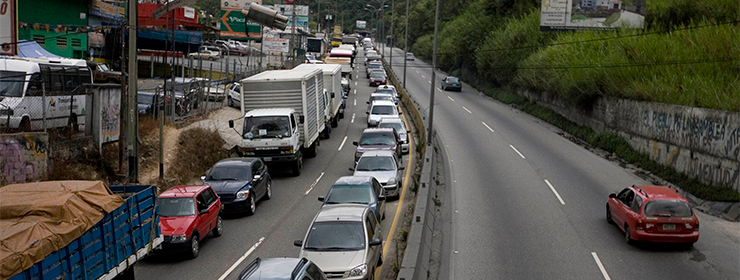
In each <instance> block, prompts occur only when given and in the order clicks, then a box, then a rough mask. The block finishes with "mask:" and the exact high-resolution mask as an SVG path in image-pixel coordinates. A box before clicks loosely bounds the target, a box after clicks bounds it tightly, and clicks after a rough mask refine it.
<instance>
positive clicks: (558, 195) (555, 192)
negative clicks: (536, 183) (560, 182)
mask: <svg viewBox="0 0 740 280" xmlns="http://www.w3.org/2000/svg"><path fill="white" fill-rule="evenodd" d="M545 183H547V186H548V187H550V190H552V192H553V193H554V194H555V196H556V197H557V198H558V200H560V204H562V205H565V201H563V198H562V197H560V194H559V193H558V191H556V190H555V187H553V186H552V184H550V181H548V180H547V179H545Z"/></svg>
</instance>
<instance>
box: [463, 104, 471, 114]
mask: <svg viewBox="0 0 740 280" xmlns="http://www.w3.org/2000/svg"><path fill="white" fill-rule="evenodd" d="M462 107H463V110H465V111H466V112H468V113H470V114H472V113H473V112H471V111H470V110H468V108H465V106H462Z"/></svg>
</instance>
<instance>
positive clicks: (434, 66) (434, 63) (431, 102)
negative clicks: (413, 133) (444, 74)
mask: <svg viewBox="0 0 740 280" xmlns="http://www.w3.org/2000/svg"><path fill="white" fill-rule="evenodd" d="M439 1H440V0H437V7H436V8H435V11H434V47H433V48H432V84H431V86H430V88H431V90H430V91H431V94H430V96H429V98H430V99H429V137H427V144H430V143H432V137H433V134H434V84H435V83H436V82H437V80H436V79H437V78H436V77H435V76H436V75H435V74H436V72H437V33H438V32H439Z"/></svg>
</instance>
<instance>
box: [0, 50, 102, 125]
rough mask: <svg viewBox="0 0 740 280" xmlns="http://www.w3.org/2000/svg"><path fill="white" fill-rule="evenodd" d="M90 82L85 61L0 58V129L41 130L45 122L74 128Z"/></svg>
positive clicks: (81, 118)
mask: <svg viewBox="0 0 740 280" xmlns="http://www.w3.org/2000/svg"><path fill="white" fill-rule="evenodd" d="M91 83H93V77H92V73H91V71H90V68H88V67H87V63H86V62H85V61H84V60H80V59H67V58H60V59H53V58H18V57H0V128H3V129H5V130H7V129H18V130H19V131H32V130H42V129H44V123H45V124H46V128H55V127H65V126H70V127H71V128H72V129H73V131H77V130H78V129H79V124H84V122H85V113H86V112H85V93H86V92H87V87H86V86H84V85H85V84H91ZM44 100H45V102H44ZM44 119H45V120H44Z"/></svg>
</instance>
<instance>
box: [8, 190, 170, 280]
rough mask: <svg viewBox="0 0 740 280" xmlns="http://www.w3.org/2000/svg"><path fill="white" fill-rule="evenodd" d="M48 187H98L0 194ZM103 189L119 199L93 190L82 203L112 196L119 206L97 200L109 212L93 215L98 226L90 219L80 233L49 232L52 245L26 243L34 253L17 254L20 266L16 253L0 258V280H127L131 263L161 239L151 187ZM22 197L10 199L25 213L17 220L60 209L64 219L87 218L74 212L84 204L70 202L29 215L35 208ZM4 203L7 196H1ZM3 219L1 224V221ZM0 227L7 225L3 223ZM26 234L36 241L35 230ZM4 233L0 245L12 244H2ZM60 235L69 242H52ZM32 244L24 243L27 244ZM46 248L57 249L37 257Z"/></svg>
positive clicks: (153, 192)
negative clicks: (96, 218)
mask: <svg viewBox="0 0 740 280" xmlns="http://www.w3.org/2000/svg"><path fill="white" fill-rule="evenodd" d="M54 183H59V184H60V186H63V187H62V188H64V187H66V186H69V184H79V185H84V186H86V187H88V186H90V185H95V184H98V187H99V185H102V186H103V189H104V185H103V183H102V182H91V181H59V182H39V183H28V184H20V185H8V186H3V187H1V188H0V193H2V194H3V195H8V193H7V192H4V190H3V189H4V188H7V189H6V190H8V189H13V188H14V186H20V187H21V188H20V189H22V190H23V191H24V192H25V193H26V194H27V193H28V191H29V190H32V189H33V188H34V186H38V188H37V189H38V191H39V193H43V192H47V191H48V186H49V184H54ZM15 189H19V188H15ZM109 189H110V191H112V192H113V194H118V195H120V197H121V198H123V199H125V200H121V198H115V195H110V193H107V191H105V192H106V193H102V194H101V193H100V192H98V193H97V195H98V196H95V195H93V196H88V197H87V198H86V200H85V201H86V202H88V203H89V204H90V205H94V204H95V203H97V202H100V200H101V199H100V197H101V196H105V197H108V198H110V197H113V198H115V199H114V200H118V201H119V203H122V204H120V206H117V207H115V206H114V205H118V204H114V203H111V202H110V201H107V202H103V205H107V208H112V209H113V210H112V211H109V212H106V213H99V214H98V217H100V216H102V219H101V220H100V221H98V222H94V221H91V225H92V227H91V228H89V229H87V230H85V231H83V232H81V233H80V234H74V233H76V232H77V231H72V232H71V233H70V232H64V234H62V233H60V232H55V235H56V237H55V238H54V239H53V240H55V242H54V244H53V245H52V242H49V239H36V241H35V242H34V243H33V245H32V247H33V246H36V249H33V250H24V251H22V252H20V253H24V256H25V257H24V258H23V260H24V261H23V262H22V261H20V260H19V259H17V257H19V256H18V255H17V254H14V257H16V258H8V259H2V260H0V261H2V262H3V263H2V269H0V279H10V280H31V279H133V278H134V277H133V265H134V264H135V263H136V262H138V261H139V260H141V259H143V258H144V257H146V256H147V254H148V253H149V252H151V251H152V250H153V249H154V248H156V247H157V246H159V245H160V244H161V243H162V241H163V239H164V237H163V236H162V235H161V234H160V228H159V215H158V214H157V194H156V187H152V186H111V187H110V188H109ZM98 190H100V188H98ZM80 192H82V191H80ZM88 193H90V192H88ZM25 197H29V199H28V201H26V202H24V201H23V199H22V198H21V199H18V198H15V201H14V202H13V203H10V204H13V205H12V207H15V208H16V209H25V210H26V211H25V212H24V214H22V215H18V216H29V215H34V216H35V217H41V216H46V215H48V213H49V212H53V210H57V209H65V210H59V211H63V213H66V214H67V215H69V213H72V212H77V213H78V214H80V215H81V217H85V218H84V219H85V220H87V219H89V220H92V219H93V218H92V217H91V216H90V215H88V214H87V213H86V212H81V211H80V210H79V209H81V208H83V207H81V206H80V205H84V204H85V203H73V204H72V205H73V206H69V204H68V205H64V206H61V207H49V206H48V204H46V205H45V206H47V207H43V208H40V209H39V210H38V211H34V206H35V205H39V204H38V203H37V202H34V201H33V199H30V196H25ZM62 197H63V196H62ZM5 199H9V198H8V197H7V196H6V198H5ZM73 199H74V198H73ZM90 201H93V202H90ZM85 206H87V205H85ZM2 207H9V205H8V203H6V204H4V205H2ZM92 208H95V207H92ZM3 209H4V210H3V211H5V212H6V213H9V212H8V208H3ZM70 209H72V210H75V211H72V210H70ZM78 216H79V215H78ZM93 216H95V215H93ZM3 219H6V217H3ZM19 219H20V218H19ZM32 219H33V221H34V222H36V221H38V220H36V219H37V218H34V217H32ZM8 221H9V220H5V221H3V222H8ZM20 221H23V220H20ZM74 223H75V224H77V223H79V220H75V221H74ZM69 224H73V223H69ZM3 226H7V224H4V225H3ZM13 227H15V226H13ZM6 228H11V227H6ZM38 228H41V227H38ZM32 232H33V234H28V235H27V236H26V238H36V237H37V235H39V231H38V230H33V231H32ZM10 235H11V234H10V231H7V230H6V231H5V232H4V233H3V234H2V237H3V241H8V242H10V243H17V242H16V241H17V240H12V241H9V240H6V239H7V238H13V236H10ZM61 235H64V237H65V238H67V239H70V240H71V242H69V243H67V244H57V242H60V241H59V239H61V238H60V237H59V236H61ZM33 240H34V239H30V241H33ZM50 246H52V247H54V246H61V248H59V249H58V250H56V251H51V252H50V253H48V254H42V253H41V252H45V251H50V250H51V249H50V248H52V247H50ZM33 258H36V259H40V260H39V261H36V262H33V261H31V260H32V259H33Z"/></svg>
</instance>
